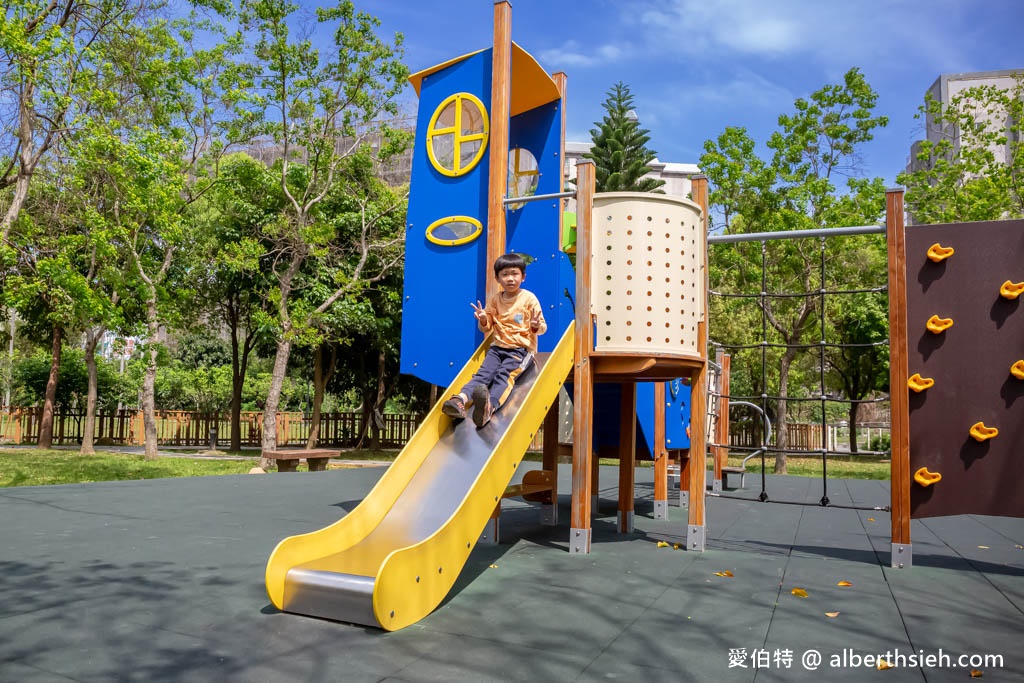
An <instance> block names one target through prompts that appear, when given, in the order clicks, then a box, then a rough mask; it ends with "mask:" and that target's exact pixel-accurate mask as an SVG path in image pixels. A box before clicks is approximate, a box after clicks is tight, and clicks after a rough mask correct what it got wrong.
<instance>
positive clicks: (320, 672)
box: [0, 463, 1024, 683]
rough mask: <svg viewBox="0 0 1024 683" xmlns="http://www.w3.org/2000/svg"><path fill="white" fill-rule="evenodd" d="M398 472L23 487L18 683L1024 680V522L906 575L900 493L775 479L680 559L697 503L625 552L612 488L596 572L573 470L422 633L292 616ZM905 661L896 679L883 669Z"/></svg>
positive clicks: (13, 581) (0, 614)
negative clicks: (324, 541) (341, 526)
mask: <svg viewBox="0 0 1024 683" xmlns="http://www.w3.org/2000/svg"><path fill="white" fill-rule="evenodd" d="M536 466H537V465H536V463H526V464H525V465H524V467H526V468H529V467H536ZM382 471H383V470H382V469H380V468H366V469H351V470H339V471H329V472H317V473H301V472H300V473H295V474H272V475H266V476H225V477H205V478H196V479H167V480H156V481H138V482H111V483H99V484H86V485H69V486H51V487H35V488H10V489H0V524H2V526H0V682H4V683H7V682H11V683H22V682H26V683H27V682H46V683H50V682H56V681H64V682H67V681H90V682H91V681H96V682H104V683H106V682H109V681H140V682H143V681H145V682H149V681H160V682H162V681H182V682H186V681H187V682H194V681H217V682H222V681H239V682H245V683H259V682H264V681H266V682H279V681H281V682H291V681H311V682H312V681H324V682H336V681H345V682H347V681H356V682H359V681H393V682H396V683H397V682H402V681H407V682H410V683H411V682H414V681H424V682H425V681H444V682H451V681H474V682H475V681H531V682H537V681H558V682H563V681H645V682H647V681H652V682H653V681H673V682H678V681H758V682H761V681H793V680H806V681H821V680H825V681H929V682H931V681H964V680H970V679H971V674H970V672H971V670H972V669H974V670H975V671H980V672H981V675H982V676H983V679H982V680H985V681H1024V652H1022V644H1024V548H1022V546H1024V520H1020V519H1007V518H993V517H978V516H958V517H949V518H937V519H926V520H917V521H914V522H913V525H912V538H913V565H914V566H913V567H912V568H909V569H902V570H900V569H892V568H890V567H889V564H890V546H889V516H888V514H887V513H885V512H884V511H879V510H872V509H854V508H872V507H875V506H885V505H887V504H888V502H889V493H888V483H887V482H874V481H856V480H834V481H830V482H829V487H828V491H827V495H828V498H829V500H830V502H831V503H832V504H833V505H834V506H836V507H830V508H822V507H820V506H818V505H817V503H818V501H820V499H821V497H822V495H823V491H822V484H821V481H820V480H810V479H802V478H796V477H768V480H767V493H768V495H769V498H770V500H772V501H779V504H772V503H761V502H758V501H757V500H756V497H757V494H758V493H759V492H760V487H761V481H760V477H754V476H749V477H748V478H747V484H746V485H747V489H746V490H739V489H734V490H729V491H726V492H725V495H724V496H723V497H713V496H712V497H709V498H708V502H707V519H708V526H707V535H708V543H707V546H708V547H707V550H706V552H704V553H696V552H688V551H685V550H675V549H673V548H672V544H675V543H683V542H684V541H685V537H686V516H685V510H682V509H680V508H679V507H677V505H678V500H677V494H676V493H673V494H672V500H670V507H669V517H670V519H669V520H667V521H666V520H655V519H653V502H652V497H653V485H652V480H651V477H652V471H651V470H650V469H638V470H637V480H638V481H637V512H636V520H635V523H636V531H635V532H634V533H632V534H628V535H621V534H618V533H616V531H615V528H616V525H615V514H616V500H615V498H616V485H617V484H616V482H617V475H616V473H615V472H614V470H612V469H610V468H603V470H602V473H601V484H600V486H599V489H600V493H601V499H600V502H599V505H598V508H597V514H596V516H595V519H594V525H593V529H594V536H593V547H592V552H591V554H590V555H586V556H581V555H574V556H573V555H569V553H568V551H567V548H568V536H569V530H568V526H569V498H568V495H567V492H568V491H569V487H570V484H569V474H570V472H569V467H568V466H567V465H563V466H562V467H561V471H560V473H559V474H560V490H561V491H562V494H563V495H562V496H561V497H560V503H561V505H560V522H561V523H560V525H559V526H558V527H554V528H550V527H542V526H540V525H539V514H538V509H537V508H535V507H532V506H531V505H529V504H527V503H523V502H521V501H506V512H505V514H503V517H502V536H503V539H502V543H501V544H499V545H498V546H496V547H479V548H477V549H476V550H475V551H474V553H473V554H472V556H471V558H470V561H469V563H468V565H467V566H466V568H465V570H464V571H463V573H462V575H461V576H460V578H459V581H458V583H457V584H456V586H455V588H454V590H453V591H452V593H451V594H450V595H449V596H448V598H447V599H446V600H445V602H444V603H443V604H442V605H441V606H440V607H439V608H438V609H437V610H436V611H435V612H434V613H433V614H431V615H430V616H429V617H427V618H426V619H424V620H423V621H421V622H420V623H418V624H416V625H414V626H411V627H409V628H407V629H405V630H403V631H399V632H395V633H385V632H382V631H376V630H372V629H368V628H365V627H361V626H351V625H347V624H341V623H335V622H330V621H325V620H319V619H312V618H308V617H301V616H296V615H291V614H283V613H280V612H278V611H277V610H276V609H274V608H273V607H272V606H271V605H270V603H269V601H268V599H267V596H266V593H265V591H264V587H263V572H264V567H265V564H266V560H267V558H268V556H269V555H270V552H271V551H272V550H273V548H274V546H275V545H276V544H277V543H278V541H280V540H281V539H282V538H284V537H286V536H290V535H294V534H298V533H303V532H307V531H312V530H314V529H318V528H320V527H322V526H324V525H326V524H329V523H331V522H333V521H335V520H336V519H338V518H339V517H341V516H342V515H344V514H346V512H347V511H349V510H351V509H352V508H353V507H354V506H355V505H356V504H357V503H358V501H359V500H360V499H361V498H362V497H363V496H364V495H365V494H366V492H367V491H368V490H369V489H370V487H371V486H372V485H373V484H374V482H375V481H376V480H377V478H378V477H379V476H380V474H381V473H382ZM520 474H521V472H520ZM734 481H735V480H734ZM726 496H728V497H726ZM783 501H785V502H783ZM792 503H811V505H810V506H804V505H796V504H792ZM840 506H848V507H840ZM659 541H666V542H668V543H669V546H668V547H659V545H658V542H659ZM725 572H730V573H731V574H732V576H727V575H726V576H723V575H716V574H724V573H725ZM841 581H846V582H849V583H851V584H852V585H851V586H848V587H841V586H838V585H837V584H838V583H839V582H841ZM794 588H802V589H804V591H806V594H807V597H798V596H795V595H793V594H792V590H793V589H794ZM836 612H838V615H837V616H834V617H830V616H827V614H826V613H836ZM814 653H817V654H818V655H820V660H821V661H820V664H819V665H818V666H817V667H816V669H813V670H812V669H811V668H809V667H810V666H813V665H814V661H815V659H816V655H815V654H814ZM883 653H890V654H891V655H892V656H893V662H894V663H895V664H896V666H895V667H894V668H891V669H887V670H882V671H880V670H878V669H877V667H876V666H874V665H873V662H871V665H865V663H864V661H865V659H866V657H867V656H874V655H877V654H883ZM911 655H914V656H915V657H921V658H922V659H924V658H925V657H927V656H929V655H930V656H932V657H933V660H932V664H933V666H929V665H928V662H927V661H925V662H921V663H918V662H915V661H914V660H913V659H910V656H911ZM961 655H968V656H969V655H975V656H984V655H990V656H991V655H995V656H998V657H1000V658H1001V661H1000V660H993V659H991V658H990V659H989V661H988V662H987V663H986V662H984V661H983V660H975V662H977V664H976V665H974V666H971V662H970V660H966V659H965V660H960V659H959V658H960V656H961ZM900 656H902V657H903V659H902V660H901V659H899V657H900ZM943 657H944V658H943ZM858 658H860V666H855V664H857V663H858Z"/></svg>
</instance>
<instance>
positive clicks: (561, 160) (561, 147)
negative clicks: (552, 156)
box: [551, 71, 569, 247]
mask: <svg viewBox="0 0 1024 683" xmlns="http://www.w3.org/2000/svg"><path fill="white" fill-rule="evenodd" d="M551 80H552V81H554V82H555V87H556V88H558V96H559V98H560V99H561V102H562V123H561V126H562V127H561V128H560V129H559V130H560V134H559V136H558V139H559V143H558V191H559V192H561V191H562V190H564V189H565V170H566V169H565V89H566V86H567V84H568V81H569V78H568V77H567V76H566V75H565V73H564V72H562V71H556V72H555V73H553V74H551ZM568 203H569V200H568V199H561V200H559V202H558V244H559V247H561V245H562V244H563V237H564V232H563V231H564V230H565V224H564V223H565V207H566V205H567V204H568Z"/></svg>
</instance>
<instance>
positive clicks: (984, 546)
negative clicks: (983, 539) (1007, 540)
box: [978, 545, 988, 550]
mask: <svg viewBox="0 0 1024 683" xmlns="http://www.w3.org/2000/svg"><path fill="white" fill-rule="evenodd" d="M978 547H979V548H981V549H982V550H988V546H987V545H979V546H978Z"/></svg>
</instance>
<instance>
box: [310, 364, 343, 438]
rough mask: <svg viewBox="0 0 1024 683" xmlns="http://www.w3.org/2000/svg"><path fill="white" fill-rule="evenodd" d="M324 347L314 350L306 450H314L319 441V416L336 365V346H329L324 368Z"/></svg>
mask: <svg viewBox="0 0 1024 683" xmlns="http://www.w3.org/2000/svg"><path fill="white" fill-rule="evenodd" d="M323 351H324V347H323V346H321V347H320V348H318V349H317V350H316V353H315V354H314V361H313V408H312V415H310V421H311V424H310V426H309V441H307V442H306V448H316V447H317V443H318V442H319V441H320V416H321V415H322V411H323V403H324V394H326V393H327V383H328V382H330V381H331V377H333V376H334V368H335V367H336V366H337V364H338V345H337V344H331V359H330V360H329V361H328V363H327V367H324V354H323Z"/></svg>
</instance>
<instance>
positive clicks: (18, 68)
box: [0, 0, 151, 243]
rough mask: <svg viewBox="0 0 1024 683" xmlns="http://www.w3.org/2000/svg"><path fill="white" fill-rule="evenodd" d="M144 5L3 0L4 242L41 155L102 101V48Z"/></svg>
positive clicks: (0, 151)
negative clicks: (99, 83) (99, 76)
mask: <svg viewBox="0 0 1024 683" xmlns="http://www.w3.org/2000/svg"><path fill="white" fill-rule="evenodd" d="M149 7H151V3H149V2H148V1H147V0H98V1H97V2H84V1H83V0H60V1H59V2H58V0H10V1H9V2H5V3H4V16H3V17H0V89H2V90H3V92H4V93H6V95H9V97H8V96H5V97H4V98H3V99H2V100H0V112H2V114H3V120H4V121H5V123H6V124H7V125H5V126H4V129H3V132H2V133H0V189H4V188H11V190H12V191H11V192H10V193H8V194H4V195H3V203H4V204H5V206H3V217H2V219H0V243H2V242H6V241H7V238H8V234H9V233H10V231H11V228H12V227H13V225H14V222H15V220H16V219H17V218H18V215H19V213H20V212H21V209H22V206H23V205H24V203H25V201H26V200H27V199H28V192H29V186H30V183H31V181H32V178H33V177H34V176H35V174H36V172H37V170H38V169H39V164H40V162H41V161H42V160H43V159H44V158H45V157H46V155H47V154H48V153H49V152H50V151H51V150H53V149H54V148H55V146H56V145H57V144H58V143H59V142H60V140H61V139H62V138H63V137H64V136H65V135H66V134H67V133H68V132H69V131H70V130H72V129H73V128H74V126H75V122H76V120H80V119H81V118H82V117H83V116H84V115H87V114H88V112H89V111H90V110H91V109H92V107H93V106H94V104H95V103H96V102H97V101H99V100H102V98H103V97H104V96H105V93H104V92H103V91H102V90H97V89H96V88H95V87H94V86H95V78H96V75H97V73H98V71H99V70H100V69H102V68H103V65H104V63H105V61H106V52H107V50H108V49H109V48H110V47H111V46H112V45H115V44H116V43H117V42H118V41H119V39H120V37H121V35H122V32H123V31H124V30H125V29H126V28H127V27H129V26H131V25H132V24H133V23H134V22H135V21H137V20H138V19H139V17H140V16H141V15H142V13H143V12H144V11H145V10H147V9H148V8H149Z"/></svg>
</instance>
